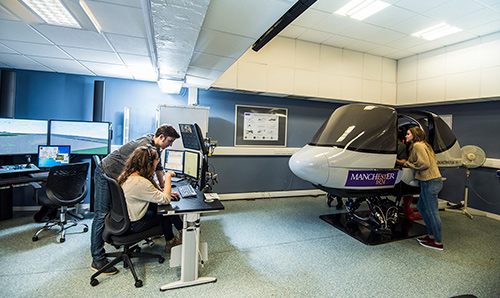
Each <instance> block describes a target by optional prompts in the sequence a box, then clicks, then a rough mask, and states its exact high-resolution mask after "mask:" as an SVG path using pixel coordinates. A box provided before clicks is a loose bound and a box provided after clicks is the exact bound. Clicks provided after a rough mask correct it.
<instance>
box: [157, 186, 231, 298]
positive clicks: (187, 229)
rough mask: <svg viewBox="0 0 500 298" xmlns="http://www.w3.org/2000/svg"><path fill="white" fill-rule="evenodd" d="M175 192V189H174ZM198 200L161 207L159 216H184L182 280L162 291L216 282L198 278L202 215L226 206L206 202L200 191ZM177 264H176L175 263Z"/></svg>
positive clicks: (162, 287)
mask: <svg viewBox="0 0 500 298" xmlns="http://www.w3.org/2000/svg"><path fill="white" fill-rule="evenodd" d="M182 183H187V182H185V181H181V182H176V183H172V185H180V184H182ZM172 191H174V192H175V187H173V188H172ZM196 193H197V197H196V198H182V199H180V200H179V201H172V202H171V203H170V204H169V205H159V206H158V214H163V215H172V214H178V215H182V221H183V228H182V230H183V232H182V245H181V248H180V249H181V263H180V266H181V279H180V280H179V281H175V282H171V283H168V284H166V285H163V286H161V287H160V290H161V291H166V290H170V289H176V288H182V287H189V286H194V285H200V284H205V283H210V282H215V281H217V279H216V278H215V277H199V276H198V262H199V254H198V251H199V249H200V215H201V213H209V212H218V211H219V210H223V209H224V206H223V205H222V203H221V202H220V201H219V200H214V201H213V202H210V203H208V202H205V201H204V199H205V196H204V194H203V193H201V192H200V191H198V190H197V191H196ZM176 249H178V248H177V246H176V247H173V248H172V253H171V256H173V255H174V250H176ZM172 261H173V260H172V259H171V260H170V264H171V266H170V267H176V266H172ZM174 264H175V263H174Z"/></svg>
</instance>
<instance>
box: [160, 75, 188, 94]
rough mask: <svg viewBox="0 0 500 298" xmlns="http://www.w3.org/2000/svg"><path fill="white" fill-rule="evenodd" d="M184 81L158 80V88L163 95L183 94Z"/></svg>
mask: <svg viewBox="0 0 500 298" xmlns="http://www.w3.org/2000/svg"><path fill="white" fill-rule="evenodd" d="M182 84H183V81H177V80H169V79H160V80H158V86H159V87H160V89H161V91H162V92H163V93H173V94H179V93H181V88H182Z"/></svg>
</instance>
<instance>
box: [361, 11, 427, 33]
mask: <svg viewBox="0 0 500 298" xmlns="http://www.w3.org/2000/svg"><path fill="white" fill-rule="evenodd" d="M416 15H417V14H416V13H414V12H411V11H409V10H406V9H402V8H399V7H397V6H389V7H387V8H385V9H384V10H382V11H380V12H378V13H376V14H374V15H372V16H370V17H369V18H366V19H365V20H363V22H365V23H369V24H372V25H377V26H380V27H384V28H389V27H391V26H393V25H395V24H397V23H400V22H402V21H404V20H408V19H410V18H413V17H415V16H416Z"/></svg>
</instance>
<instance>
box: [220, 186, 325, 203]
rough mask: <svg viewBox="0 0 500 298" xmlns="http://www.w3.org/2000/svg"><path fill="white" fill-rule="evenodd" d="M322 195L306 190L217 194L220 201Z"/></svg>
mask: <svg viewBox="0 0 500 298" xmlns="http://www.w3.org/2000/svg"><path fill="white" fill-rule="evenodd" d="M324 194H326V193H325V192H324V191H322V190H320V189H306V190H289V191H262V192H241V193H227V194H219V197H220V200H221V201H229V200H249V199H269V198H281V197H302V196H316V195H324Z"/></svg>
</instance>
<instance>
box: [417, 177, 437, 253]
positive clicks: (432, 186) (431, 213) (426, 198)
mask: <svg viewBox="0 0 500 298" xmlns="http://www.w3.org/2000/svg"><path fill="white" fill-rule="evenodd" d="M419 182H420V196H419V198H418V203H417V208H418V211H419V212H420V214H421V215H422V219H423V220H424V222H425V225H426V226H427V231H428V233H429V235H432V236H434V242H439V243H441V242H443V236H442V233H441V218H440V217H439V209H438V194H439V192H440V191H441V189H442V188H443V180H442V179H441V177H439V178H435V179H431V180H428V181H419Z"/></svg>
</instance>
